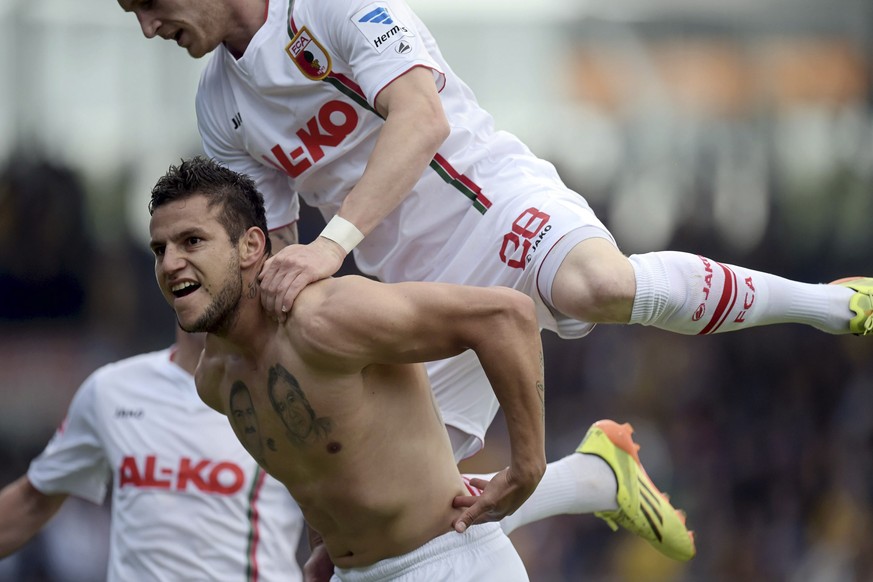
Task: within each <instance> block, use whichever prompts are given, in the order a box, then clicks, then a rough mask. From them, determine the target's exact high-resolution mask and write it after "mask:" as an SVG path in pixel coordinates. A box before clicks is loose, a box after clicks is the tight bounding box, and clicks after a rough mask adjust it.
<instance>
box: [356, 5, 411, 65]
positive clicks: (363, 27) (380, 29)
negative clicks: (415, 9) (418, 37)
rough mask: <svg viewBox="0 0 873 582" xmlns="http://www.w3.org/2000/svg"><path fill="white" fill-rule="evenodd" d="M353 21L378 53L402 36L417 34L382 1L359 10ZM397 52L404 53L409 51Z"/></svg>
mask: <svg viewBox="0 0 873 582" xmlns="http://www.w3.org/2000/svg"><path fill="white" fill-rule="evenodd" d="M352 22H353V23H354V24H355V26H357V27H358V30H359V31H361V34H363V35H364V38H366V39H367V41H368V42H369V43H370V45H372V47H373V48H374V49H376V52H378V53H382V52H384V51H385V49H386V48H388V47H389V46H391V45H392V44H394V43H395V42H397V41H398V40H400V39H401V38H404V37H412V36H415V34H413V33H412V32H411V31H410V30H409V29H408V28H406V27H405V26H404V25H403V23H402V22H400V21H399V20H398V19H397V17H396V16H395V15H394V14H393V13H392V12H391V11H390V9H389V8H388V6H387V5H385V4H383V3H382V2H377V3H375V4H370V5H369V6H367V7H366V8H363V9H361V10H359V11H358V12H356V13H355V15H354V16H352ZM407 46H408V45H407ZM397 52H398V53H400V54H403V52H407V51H397Z"/></svg>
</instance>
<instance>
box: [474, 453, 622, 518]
mask: <svg viewBox="0 0 873 582" xmlns="http://www.w3.org/2000/svg"><path fill="white" fill-rule="evenodd" d="M466 476H467V477H479V478H481V479H488V480H490V479H491V478H492V477H493V476H494V473H491V474H489V475H466ZM617 490H618V485H617V484H616V482H615V473H613V472H612V469H611V468H610V467H609V465H607V464H606V461H604V460H603V459H601V458H600V457H598V456H597V455H585V454H581V453H573V454H572V455H569V456H567V457H564V458H563V459H561V460H559V461H555V462H553V463H549V464H548V465H546V472H545V474H544V475H543V478H542V480H541V481H540V484H539V485H538V486H537V488H536V490H535V491H534V492H533V495H531V496H530V497H529V498H528V499H527V501H525V502H524V504H522V506H521V507H519V508H518V510H517V511H516V512H515V513H513V514H512V515H510V516H508V517H505V518H503V519H502V520H501V521H500V527H502V528H503V531H504V532H506V533H507V534H509V533H511V532H513V531H514V530H516V529H517V528H519V527H521V526H523V525H526V524H528V523H532V522H534V521H539V520H541V519H545V518H546V517H551V516H553V515H564V514H576V513H594V512H595V511H612V510H615V509H617V508H618V505H617V503H616V501H615V496H616V493H617Z"/></svg>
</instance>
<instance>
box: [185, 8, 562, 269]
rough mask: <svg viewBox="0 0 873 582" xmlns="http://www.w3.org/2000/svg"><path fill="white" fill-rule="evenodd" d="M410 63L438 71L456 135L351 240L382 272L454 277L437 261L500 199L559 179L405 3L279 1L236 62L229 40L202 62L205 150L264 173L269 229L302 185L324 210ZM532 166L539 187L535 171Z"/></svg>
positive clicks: (339, 194)
mask: <svg viewBox="0 0 873 582" xmlns="http://www.w3.org/2000/svg"><path fill="white" fill-rule="evenodd" d="M413 67H426V68H428V69H430V70H431V71H433V76H434V82H435V83H436V86H437V88H438V89H439V90H440V96H441V100H442V104H443V109H444V110H445V112H446V115H447V117H448V120H449V124H450V126H451V134H450V136H449V137H448V139H447V140H446V141H445V142H444V143H443V145H442V146H441V147H440V150H439V152H438V154H437V155H436V156H435V157H434V159H433V161H432V162H431V164H430V167H429V168H427V169H426V170H425V172H424V174H423V175H422V177H421V179H420V181H419V182H418V184H417V185H416V186H415V187H414V188H413V190H412V192H411V193H410V194H409V196H408V197H407V198H406V199H405V200H404V201H403V202H402V203H401V204H400V206H399V207H398V208H397V209H396V210H395V211H394V212H393V213H392V214H391V215H389V216H388V217H387V218H386V219H385V220H384V221H383V222H382V223H381V224H380V225H379V226H378V227H376V229H375V230H374V231H373V232H372V233H370V234H368V235H367V237H366V238H365V239H364V241H363V242H362V243H361V244H360V245H359V246H358V247H357V248H356V249H355V260H356V263H357V265H358V267H359V268H360V269H361V270H362V271H364V272H365V273H369V274H371V275H375V276H377V277H379V278H380V279H382V280H383V281H388V282H394V281H408V280H421V281H428V280H442V281H448V279H446V277H445V274H444V273H442V272H441V269H442V266H443V265H445V264H447V263H448V262H450V261H451V260H452V259H453V258H454V256H455V254H456V253H457V252H458V250H457V248H456V247H455V245H454V244H453V242H454V240H455V239H466V238H467V235H468V233H469V232H470V231H471V230H473V229H475V228H477V227H479V226H480V223H481V222H482V217H483V216H484V215H485V213H486V212H488V210H489V208H491V206H492V204H498V203H499V202H500V201H501V200H504V201H507V200H509V199H518V198H520V197H523V196H525V195H527V194H529V193H530V192H531V191H537V190H539V189H541V186H542V183H543V181H548V182H550V184H559V183H560V179H559V178H558V175H557V172H556V171H555V169H554V167H553V166H552V165H551V164H550V163H548V162H545V161H543V160H540V159H538V158H536V157H535V156H533V155H532V154H531V152H530V151H529V150H528V148H527V147H526V146H525V145H524V144H522V143H521V142H520V141H519V140H518V139H517V138H515V137H514V136H512V135H511V134H508V133H506V132H496V131H494V128H493V120H492V118H491V116H490V115H489V114H488V113H487V112H486V111H484V110H483V109H482V108H481V107H479V105H478V103H477V102H476V99H475V97H474V96H473V93H472V91H471V90H470V89H469V87H468V86H467V85H466V84H464V82H463V81H461V79H459V78H458V77H457V76H456V75H455V74H454V72H453V71H452V70H451V69H450V67H449V66H448V64H447V63H446V62H445V60H444V59H443V57H442V55H441V54H440V52H439V49H438V47H437V45H436V42H435V40H434V39H433V37H432V36H431V34H430V32H429V31H428V30H427V28H426V27H425V26H424V24H423V23H422V22H421V21H420V20H419V19H418V17H417V16H415V15H414V14H413V13H412V11H411V10H410V9H409V7H408V6H407V5H406V4H405V3H404V2H402V1H401V0H378V1H375V2H374V1H373V0H336V1H332V2H324V1H322V0H273V1H271V2H270V3H269V6H268V15H267V21H266V23H265V24H264V26H263V27H261V29H260V30H259V31H258V32H257V33H256V35H255V36H254V38H253V39H252V41H251V43H250V44H249V46H248V47H247V49H246V52H245V54H244V55H243V56H242V57H241V58H240V59H235V58H234V57H233V56H232V55H231V54H230V53H229V52H228V51H227V49H226V48H225V47H224V46H220V47H218V48H217V49H216V50H215V51H214V52H213V55H212V57H211V60H210V62H209V63H208V65H207V66H206V68H205V69H204V71H203V75H202V77H201V81H200V87H199V90H198V94H197V117H198V124H199V128H200V132H201V136H202V139H203V146H204V150H205V152H206V153H207V154H208V155H210V156H212V157H214V158H216V159H218V160H220V161H222V162H223V163H225V164H227V165H228V166H229V167H231V168H232V169H234V170H236V171H239V172H243V173H246V174H249V175H250V176H252V177H253V178H254V179H255V181H256V183H257V185H258V188H259V189H260V190H261V192H262V193H263V194H264V197H265V200H266V202H267V210H268V215H267V221H268V224H269V226H270V228H271V229H272V228H275V227H276V226H281V224H279V223H280V222H283V221H286V220H287V218H286V217H283V216H282V215H281V214H280V212H281V211H282V209H287V206H288V204H289V200H290V199H293V198H294V192H297V193H299V194H300V196H302V197H303V199H304V200H305V201H306V202H307V203H308V204H310V205H311V206H314V207H317V208H319V209H320V210H321V212H322V214H323V215H324V216H325V218H326V219H329V218H330V217H332V216H333V215H334V214H335V213H336V212H337V210H338V209H339V207H340V204H341V203H342V200H343V198H344V197H345V196H346V195H347V194H348V192H349V190H350V189H351V188H352V187H353V186H354V185H355V183H356V182H357V180H358V179H359V178H360V176H361V174H362V173H363V171H364V168H365V166H366V163H367V160H368V158H369V156H370V153H371V151H372V149H373V146H374V144H375V142H376V138H377V136H378V134H379V131H380V129H381V128H382V124H383V119H382V118H381V117H380V116H379V115H378V114H377V113H376V112H375V109H374V103H375V100H376V96H377V95H378V94H379V92H380V91H381V90H382V89H384V88H385V87H386V86H387V85H388V84H390V83H391V82H392V81H393V80H395V79H396V78H397V77H399V76H400V75H402V74H403V73H405V72H407V71H409V70H410V69H412V68H413ZM534 175H535V176H536V181H537V184H531V182H530V180H528V177H529V176H534ZM522 210H523V209H522ZM495 234H496V238H495V237H492V238H494V240H492V241H491V245H492V247H494V249H493V253H494V254H497V253H498V252H500V245H501V244H505V243H502V239H501V236H502V235H503V232H497V233H495ZM483 252H484V251H483ZM507 260H511V259H507ZM470 269H471V270H473V271H475V265H474V264H471V267H470ZM455 282H462V281H455ZM482 283H483V284H486V283H488V282H486V281H483V282H482Z"/></svg>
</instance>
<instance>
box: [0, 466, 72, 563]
mask: <svg viewBox="0 0 873 582" xmlns="http://www.w3.org/2000/svg"><path fill="white" fill-rule="evenodd" d="M66 499H67V495H66V494H56V495H46V494H45V493H42V492H40V491H39V490H37V489H36V488H35V487H34V486H33V485H31V483H30V481H29V480H28V479H27V477H26V476H24V475H22V476H21V477H19V478H18V479H17V480H15V481H13V482H12V483H10V484H9V485H7V486H6V487H4V488H3V490H2V491H0V558H4V557H6V556H8V555H9V554H11V553H13V552H15V551H16V550H18V549H19V548H21V546H23V545H24V544H26V543H27V542H28V541H30V539H31V538H32V537H33V536H35V535H36V534H37V533H38V532H39V530H40V529H42V527H43V526H44V525H45V524H46V523H47V522H48V520H49V519H51V518H52V517H53V516H54V515H55V514H56V513H57V512H58V510H59V509H60V508H61V505H63V503H64V501H65V500H66Z"/></svg>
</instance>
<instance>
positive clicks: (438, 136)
mask: <svg viewBox="0 0 873 582" xmlns="http://www.w3.org/2000/svg"><path fill="white" fill-rule="evenodd" d="M376 109H377V111H378V112H379V114H380V115H382V116H383V117H384V118H385V124H384V125H383V127H382V130H381V131H380V133H379V137H378V139H377V140H376V145H375V147H374V148H373V151H372V153H371V154H370V158H369V160H368V162H367V167H366V169H364V173H363V174H362V175H361V178H360V179H359V180H358V182H357V184H355V187H354V188H352V190H351V191H350V192H349V194H348V196H346V198H345V200H344V201H343V204H342V206H341V207H340V209H339V212H338V214H339V216H341V217H343V218H345V219H346V220H348V221H349V222H351V223H352V224H354V225H355V226H356V227H357V228H358V230H360V231H361V232H363V233H364V234H365V235H366V234H369V233H370V232H371V231H372V230H373V229H374V228H376V226H377V225H378V224H379V223H380V222H382V220H383V219H384V218H385V217H386V216H387V215H388V214H390V213H391V211H393V210H394V209H395V208H397V206H398V205H399V204H400V203H401V202H402V201H403V199H404V198H405V197H406V196H407V195H408V194H409V192H410V191H411V190H412V188H413V186H414V185H415V183H416V182H417V181H418V179H419V178H420V177H421V175H422V173H423V172H424V171H425V169H426V168H427V165H428V164H429V163H430V161H431V160H432V159H433V156H434V154H435V153H436V152H437V149H438V148H439V147H440V145H441V144H442V143H443V141H444V140H445V139H446V137H447V136H448V134H449V125H448V120H447V119H446V116H445V113H444V112H443V108H442V102H441V101H440V98H439V94H438V92H437V90H436V86H435V84H434V80H433V73H432V72H431V71H430V69H426V68H423V67H416V68H413V69H411V70H410V71H409V72H407V73H406V74H404V75H402V76H401V77H399V78H397V79H396V80H395V81H393V82H392V83H391V84H390V85H388V86H387V87H385V89H383V90H382V92H381V93H380V94H379V95H378V96H377V97H376ZM345 255H346V252H345V251H344V250H343V249H342V248H341V247H340V246H339V245H338V244H337V243H335V242H333V241H331V240H329V239H326V238H324V237H318V238H316V239H315V240H314V241H313V242H312V243H310V244H308V245H297V246H293V247H287V248H285V249H283V250H282V251H279V252H276V253H274V256H273V257H272V258H271V259H270V260H269V261H267V263H266V264H265V265H264V269H263V271H262V273H261V276H260V280H261V290H262V295H261V300H262V303H263V305H264V308H265V309H266V310H267V311H269V312H271V313H272V314H273V315H275V316H277V317H279V319H280V320H281V319H283V317H284V316H283V309H282V308H283V306H284V307H285V308H287V309H290V307H291V305H292V304H293V302H294V299H295V298H296V297H297V294H298V293H299V292H300V290H301V289H303V287H305V286H306V285H308V284H309V283H311V282H313V281H317V280H319V279H324V278H325V277H329V276H331V275H333V274H334V273H336V272H337V270H339V268H340V267H341V266H342V263H343V260H344V259H345ZM287 309H286V310H287Z"/></svg>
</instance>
